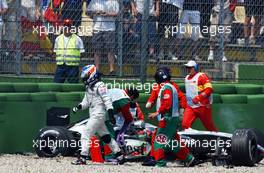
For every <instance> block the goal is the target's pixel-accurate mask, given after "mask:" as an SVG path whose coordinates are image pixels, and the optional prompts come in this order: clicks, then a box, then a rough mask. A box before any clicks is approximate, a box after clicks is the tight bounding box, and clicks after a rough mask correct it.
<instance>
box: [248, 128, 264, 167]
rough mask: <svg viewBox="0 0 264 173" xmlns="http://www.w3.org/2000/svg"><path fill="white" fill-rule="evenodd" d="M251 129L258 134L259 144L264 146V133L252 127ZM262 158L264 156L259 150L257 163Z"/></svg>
mask: <svg viewBox="0 0 264 173" xmlns="http://www.w3.org/2000/svg"><path fill="white" fill-rule="evenodd" d="M250 130H252V131H254V133H255V134H256V138H257V144H258V145H260V146H262V147H264V134H263V133H262V132H261V131H260V130H258V129H250ZM262 159H263V156H262V155H261V154H260V151H259V150H258V155H257V160H256V163H259V162H260V161H261V160H262Z"/></svg>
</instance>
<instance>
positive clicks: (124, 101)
mask: <svg viewBox="0 0 264 173" xmlns="http://www.w3.org/2000/svg"><path fill="white" fill-rule="evenodd" d="M108 95H109V97H110V98H111V100H112V102H113V108H114V111H113V112H114V114H121V115H122V117H123V119H124V123H123V125H122V127H121V129H120V131H119V133H118V134H117V142H118V143H119V145H120V146H122V145H124V134H125V133H126V131H127V130H128V129H129V128H130V126H131V124H132V123H133V121H134V117H133V115H132V114H131V112H130V104H131V102H132V101H134V100H135V99H137V98H138V97H139V92H138V91H137V90H136V89H129V90H122V89H119V88H113V89H109V90H108Z"/></svg>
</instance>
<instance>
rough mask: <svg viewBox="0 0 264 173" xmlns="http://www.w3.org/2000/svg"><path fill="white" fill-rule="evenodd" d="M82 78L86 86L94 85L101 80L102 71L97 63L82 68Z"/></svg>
mask: <svg viewBox="0 0 264 173" xmlns="http://www.w3.org/2000/svg"><path fill="white" fill-rule="evenodd" d="M81 79H82V81H83V83H84V84H85V85H86V86H89V87H92V86H94V85H95V84H96V83H97V82H98V81H100V73H99V71H98V70H97V68H96V66H95V65H93V64H92V65H87V66H85V67H83V69H82V73H81Z"/></svg>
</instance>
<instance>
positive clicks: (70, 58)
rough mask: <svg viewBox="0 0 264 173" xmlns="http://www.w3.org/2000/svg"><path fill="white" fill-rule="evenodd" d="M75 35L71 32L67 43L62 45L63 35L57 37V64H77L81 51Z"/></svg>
mask: <svg viewBox="0 0 264 173" xmlns="http://www.w3.org/2000/svg"><path fill="white" fill-rule="evenodd" d="M76 45H77V35H76V34H72V35H71V36H70V38H69V41H68V43H67V45H66V46H65V45H64V35H63V34H61V35H60V36H59V37H58V42H57V50H56V62H57V65H63V64H64V63H65V64H66V65H68V66H79V64H80V55H81V52H80V50H79V49H78V48H77V46H76Z"/></svg>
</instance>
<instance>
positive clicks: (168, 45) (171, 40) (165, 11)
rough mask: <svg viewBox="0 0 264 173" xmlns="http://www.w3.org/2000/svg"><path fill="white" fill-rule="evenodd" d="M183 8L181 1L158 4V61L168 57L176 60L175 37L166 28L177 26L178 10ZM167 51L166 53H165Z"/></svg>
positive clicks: (172, 0)
mask: <svg viewBox="0 0 264 173" xmlns="http://www.w3.org/2000/svg"><path fill="white" fill-rule="evenodd" d="M182 7H183V0H162V1H161V3H160V16H159V19H158V35H159V37H160V45H161V46H160V50H159V55H158V59H164V57H165V56H166V55H168V58H169V59H172V60H177V59H178V58H179V57H177V55H176V37H175V36H174V35H170V34H172V33H171V32H169V31H168V30H167V29H166V28H171V27H174V26H177V25H178V19H179V9H182ZM167 50H168V53H166V52H167Z"/></svg>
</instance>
